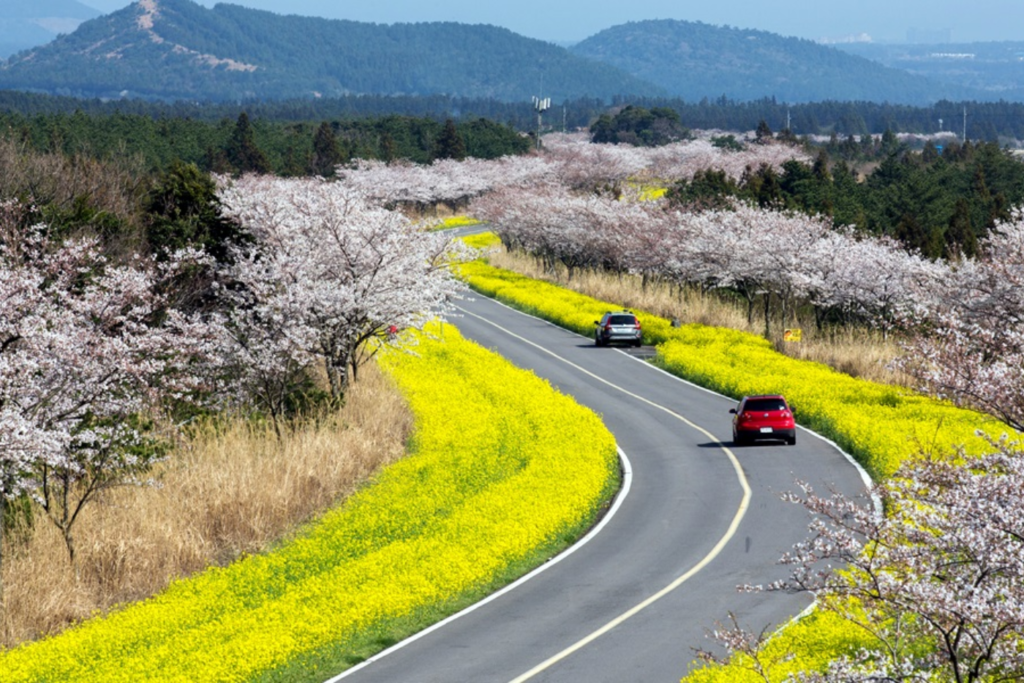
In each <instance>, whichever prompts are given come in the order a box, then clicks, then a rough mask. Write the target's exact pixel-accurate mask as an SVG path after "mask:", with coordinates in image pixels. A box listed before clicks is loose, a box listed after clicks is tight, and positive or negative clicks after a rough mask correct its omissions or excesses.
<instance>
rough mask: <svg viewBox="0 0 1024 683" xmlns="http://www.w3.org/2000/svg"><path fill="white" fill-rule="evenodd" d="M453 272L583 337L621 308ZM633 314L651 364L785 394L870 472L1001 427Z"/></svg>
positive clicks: (746, 337)
mask: <svg viewBox="0 0 1024 683" xmlns="http://www.w3.org/2000/svg"><path fill="white" fill-rule="evenodd" d="M480 239H482V238H480ZM460 274H461V277H463V278H464V279H465V280H466V281H467V282H468V283H469V285H470V286H471V287H472V288H473V289H474V290H476V291H478V292H480V293H482V294H486V295H487V296H491V297H494V298H496V299H498V300H499V301H503V302H505V303H507V304H509V305H511V306H514V307H515V308H518V309H520V310H522V311H525V312H527V313H531V314H534V315H537V316H538V317H541V318H544V319H546V320H549V321H551V322H554V323H556V324H558V325H561V326H563V327H566V328H568V329H571V330H574V331H576V332H579V333H580V334H584V335H587V336H591V335H593V331H594V321H595V320H597V319H599V318H600V317H601V315H602V314H603V313H604V312H606V311H610V310H617V309H618V308H621V307H620V306H619V305H618V304H612V303H608V302H605V301H599V300H597V299H593V298H591V297H588V296H584V295H582V294H578V293H576V292H573V291H570V290H568V289H565V288H562V287H558V286H557V285H552V284H549V283H546V282H541V281H539V280H532V279H530V278H527V277H524V276H522V275H519V274H517V273H514V272H511V271H507V270H502V269H499V268H494V267H492V266H490V265H488V264H486V263H484V262H483V261H475V262H473V263H469V264H465V265H463V266H461V270H460ZM634 312H635V313H636V314H637V317H638V318H639V319H640V323H641V325H642V326H643V331H644V342H645V343H647V344H657V345H658V357H657V361H658V363H659V364H660V365H661V366H662V367H664V368H665V369H666V370H668V371H670V372H672V373H674V374H676V375H678V376H680V377H683V378H685V379H687V380H689V381H691V382H694V383H695V384H699V385H701V386H704V387H708V388H710V389H713V390H715V391H718V392H720V393H723V394H725V395H727V396H732V397H734V398H740V397H742V396H745V395H751V394H775V393H780V394H784V395H785V396H786V398H787V399H789V401H790V403H792V404H793V406H794V407H795V408H796V416H797V421H798V422H800V423H801V424H802V425H804V426H806V427H809V428H810V429H813V430H814V431H816V432H818V433H819V434H822V435H823V436H826V437H828V438H830V439H833V440H835V441H836V442H837V443H838V444H839V445H840V446H841V447H842V448H843V449H844V450H846V451H848V452H849V453H851V454H852V455H853V456H854V457H856V458H857V459H858V460H859V461H860V462H861V464H863V465H864V467H865V468H866V469H867V470H868V472H869V473H870V474H871V475H872V476H873V477H876V478H879V477H886V476H888V475H891V474H892V473H893V472H895V470H896V469H897V468H898V467H899V465H900V463H902V462H903V461H904V460H907V459H908V458H912V457H914V456H915V455H917V454H918V453H920V452H922V451H924V452H935V453H951V452H953V451H954V450H955V449H956V448H958V447H964V448H965V449H966V450H967V452H969V453H971V452H981V451H983V450H984V449H985V445H986V444H985V443H984V442H983V441H982V440H981V439H980V438H978V436H977V434H976V432H977V430H978V429H979V428H982V429H986V430H987V431H988V432H989V433H990V434H991V435H992V436H996V437H998V436H1000V435H1001V434H1002V433H1003V431H1005V428H1004V427H1002V425H1001V423H999V422H998V421H996V420H995V419H994V418H991V417H988V416H985V415H982V414H980V413H977V412H974V411H970V410H964V409H960V408H957V407H955V406H953V405H951V404H949V403H946V402H942V401H938V400H935V399H933V398H930V397H927V396H924V395H921V394H919V393H915V392H912V391H909V390H906V389H902V388H898V387H892V386H887V385H883V384H877V383H874V382H869V381H866V380H862V379H856V378H853V377H850V376H849V375H845V374H843V373H840V372H837V371H835V370H833V369H831V368H829V367H828V366H825V365H822V364H819V363H814V362H810V361H802V360H796V359H793V358H790V357H788V356H786V355H784V354H782V353H779V352H777V351H775V349H773V348H772V345H771V342H769V341H768V340H766V339H764V338H763V337H759V336H757V335H753V334H749V333H746V332H739V331H736V330H730V329H725V328H718V327H707V326H704V325H696V324H690V325H683V326H682V327H672V325H671V321H669V320H667V319H665V318H660V317H658V316H654V315H650V314H646V313H643V312H641V311H634ZM722 418H723V421H724V420H726V419H727V418H728V415H723V416H722Z"/></svg>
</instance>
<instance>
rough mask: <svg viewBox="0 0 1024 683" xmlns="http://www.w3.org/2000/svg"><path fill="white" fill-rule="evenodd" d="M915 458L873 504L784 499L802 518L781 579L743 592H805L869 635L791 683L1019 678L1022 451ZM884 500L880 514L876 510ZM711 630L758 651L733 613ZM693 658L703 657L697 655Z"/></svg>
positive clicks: (1003, 444)
mask: <svg viewBox="0 0 1024 683" xmlns="http://www.w3.org/2000/svg"><path fill="white" fill-rule="evenodd" d="M992 446H993V449H992V452H990V453H989V454H988V455H986V456H983V457H980V458H970V459H968V458H964V457H963V456H962V454H961V455H960V456H959V457H951V458H946V459H938V458H937V459H930V460H925V459H922V460H917V461H913V462H910V463H908V464H906V465H904V466H903V467H902V468H901V469H900V470H899V471H898V472H897V473H896V475H895V476H894V477H893V478H891V479H890V480H888V481H887V482H885V483H884V484H876V485H875V486H874V487H873V495H875V496H877V497H878V498H879V499H880V502H881V505H879V506H872V505H865V504H864V501H863V500H858V499H851V498H848V497H846V496H844V495H841V494H838V493H832V494H831V495H829V496H826V497H823V496H818V495H816V494H815V493H814V491H813V490H812V489H811V487H810V486H808V485H806V484H801V487H802V489H803V494H802V495H797V494H788V496H787V498H788V499H789V500H791V501H793V502H796V503H799V504H802V505H804V506H805V507H806V508H807V509H808V510H809V511H810V512H812V513H813V515H814V520H813V521H812V523H811V527H810V528H811V532H812V535H811V537H810V538H809V539H808V540H807V541H805V542H803V543H800V544H798V545H797V546H796V547H795V548H794V549H793V551H792V552H790V553H788V554H787V555H786V556H785V557H784V558H783V562H784V563H785V564H788V565H790V566H791V567H793V571H792V575H791V577H790V578H789V579H787V580H783V581H778V582H775V583H773V584H770V585H768V586H765V587H761V586H754V587H749V586H748V587H746V588H747V589H749V590H770V591H775V590H783V591H808V592H812V593H813V594H814V596H815V598H816V601H817V606H818V609H822V610H828V611H830V612H833V613H835V614H837V615H839V616H841V617H842V618H843V619H845V620H847V621H849V622H851V623H852V624H855V625H856V626H857V627H858V630H859V631H861V632H862V633H865V634H868V635H869V637H870V640H871V641H872V642H874V643H875V645H874V646H873V647H868V648H866V649H864V650H863V651H860V652H857V653H856V654H853V655H847V656H843V657H839V658H837V659H836V660H835V661H833V662H832V663H831V664H830V665H829V667H828V669H827V670H826V671H824V672H804V673H803V674H801V675H799V676H797V677H796V679H797V680H800V681H820V682H825V681H828V682H835V683H839V682H844V683H845V682H857V681H864V682H868V681H893V682H907V683H909V682H911V681H935V680H943V681H947V680H948V681H964V682H967V681H997V680H1020V678H1021V677H1024V649H1022V648H1021V643H1022V642H1024V516H1022V515H1021V514H1020V511H1021V509H1022V508H1024V497H1022V495H1024V494H1022V492H1024V458H1021V456H1020V453H1019V452H1017V451H1016V449H1015V445H1014V444H1011V443H1009V442H1008V441H1007V440H1006V439H1005V438H1004V440H1002V441H1000V442H997V443H993V444H992ZM883 507H884V510H885V512H884V513H883V512H882V509H883ZM715 637H716V638H717V639H718V640H719V641H720V642H721V643H723V644H724V645H726V646H727V647H729V648H730V649H731V650H732V651H734V652H736V651H740V652H744V653H746V654H748V655H750V656H751V657H752V659H753V660H754V661H757V662H760V663H761V665H762V666H765V665H768V664H770V662H768V663H766V662H762V661H761V660H760V649H761V646H762V645H763V644H764V642H765V633H764V632H762V633H761V634H760V636H755V635H753V634H751V633H750V632H748V631H746V630H744V629H743V628H742V627H740V626H739V625H738V624H736V623H735V622H734V623H733V624H732V626H731V627H725V628H720V629H718V630H717V631H716V633H715ZM704 658H705V659H708V660H715V659H716V658H715V657H714V656H713V655H710V654H709V653H704Z"/></svg>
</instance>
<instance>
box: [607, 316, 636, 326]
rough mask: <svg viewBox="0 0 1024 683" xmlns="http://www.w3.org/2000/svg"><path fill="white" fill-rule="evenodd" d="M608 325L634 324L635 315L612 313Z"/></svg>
mask: <svg viewBox="0 0 1024 683" xmlns="http://www.w3.org/2000/svg"><path fill="white" fill-rule="evenodd" d="M608 323H609V324H610V325H635V324H636V317H634V316H632V315H613V316H612V317H611V318H609V319H608Z"/></svg>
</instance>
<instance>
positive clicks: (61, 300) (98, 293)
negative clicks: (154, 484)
mask: <svg viewBox="0 0 1024 683" xmlns="http://www.w3.org/2000/svg"><path fill="white" fill-rule="evenodd" d="M11 206H12V205H8V206H7V207H6V210H5V212H2V213H3V215H5V216H7V217H10V216H11V215H12V213H13V214H18V213H19V210H18V209H17V208H16V207H15V208H14V209H13V210H12V208H11ZM24 218H25V213H24V212H21V216H20V217H19V218H17V219H16V220H4V221H3V223H4V224H3V225H2V226H0V234H2V235H3V239H2V240H0V512H2V511H3V507H4V506H6V505H7V504H8V503H9V502H10V501H11V500H13V499H15V498H17V497H18V496H21V495H25V494H30V495H32V496H33V497H34V498H35V499H36V500H37V502H38V503H39V504H40V506H41V508H42V509H43V511H44V512H45V513H46V516H47V518H48V519H50V520H51V521H52V522H53V523H54V524H55V525H56V526H57V527H58V529H59V530H60V532H61V534H62V536H63V538H64V542H65V545H66V546H67V551H68V556H69V559H70V560H71V563H72V565H73V564H74V559H75V544H74V534H73V529H74V525H75V522H76V521H77V520H78V519H79V517H80V515H81V513H82V510H83V509H84V508H85V507H86V505H87V504H88V503H89V502H90V501H92V500H94V499H95V498H96V497H97V496H98V495H99V494H100V493H101V492H102V491H104V490H105V489H108V488H110V487H112V486H117V485H121V484H124V483H129V482H135V481H139V479H140V478H141V477H142V475H144V473H145V472H146V471H147V470H148V469H149V468H150V467H151V466H152V464H153V463H154V462H155V460H156V459H158V457H159V455H160V450H159V448H158V447H157V440H156V439H155V437H154V436H153V431H152V428H151V427H152V425H151V424H150V422H149V418H150V417H151V416H152V415H154V414H156V411H157V409H158V407H159V402H160V400H161V399H162V398H164V397H170V398H174V399H183V398H186V397H188V396H189V395H190V394H191V393H192V392H194V391H195V390H196V389H197V388H199V387H200V385H201V383H202V382H204V381H205V379H204V378H203V374H202V373H197V372H196V366H197V364H198V363H199V362H200V361H201V360H202V359H203V358H204V357H205V356H206V354H207V353H208V352H209V351H210V350H211V349H212V346H211V340H212V335H211V332H210V329H211V328H210V325H208V324H207V323H206V322H204V321H201V320H196V319H192V318H189V317H187V316H185V315H183V314H181V313H180V312H177V311H175V310H174V309H172V308H170V307H169V306H168V301H167V299H166V295H164V294H161V291H167V290H168V288H166V287H162V286H161V282H162V281H166V280H167V279H168V278H172V277H174V276H175V273H176V268H177V267H178V266H179V265H180V263H179V262H178V260H177V259H174V258H172V259H170V260H169V261H168V262H167V263H166V264H164V265H161V266H157V265H156V264H155V263H153V262H150V261H144V260H142V259H137V260H135V261H134V262H131V263H127V264H120V265H119V264H113V263H110V262H108V261H107V260H106V259H105V258H104V257H103V256H102V255H101V253H100V250H99V244H98V242H97V241H95V240H90V239H78V240H69V241H67V242H65V243H63V244H58V243H54V242H53V241H52V240H50V239H49V238H48V236H47V232H48V231H47V228H46V226H43V225H31V224H29V223H28V222H27V221H25V220H24ZM0 594H2V592H0Z"/></svg>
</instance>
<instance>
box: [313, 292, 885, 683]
mask: <svg viewBox="0 0 1024 683" xmlns="http://www.w3.org/2000/svg"><path fill="white" fill-rule="evenodd" d="M461 309H462V316H461V317H459V318H455V319H453V321H452V322H453V324H455V325H456V326H457V327H458V328H459V330H460V331H461V332H462V334H463V335H464V336H465V337H467V338H469V339H472V340H474V341H476V342H477V343H479V344H481V345H483V346H485V347H487V348H490V349H492V350H494V351H496V352H497V353H499V354H501V355H502V356H504V357H505V358H507V359H509V360H510V361H511V362H513V363H514V364H516V365H517V366H519V367H521V368H526V369H529V370H532V371H534V372H535V373H536V374H537V375H539V376H541V377H545V378H547V379H548V380H549V381H550V382H551V383H552V384H553V385H554V386H556V387H557V388H558V389H559V390H561V391H562V392H565V393H567V394H570V395H571V396H573V397H574V398H575V399H576V400H577V401H578V402H580V403H582V404H583V405H586V406H589V407H590V408H591V409H593V410H594V411H596V412H597V413H599V414H600V415H602V417H603V419H604V422H605V424H606V425H607V426H608V428H609V429H610V430H611V431H612V432H613V433H614V435H615V438H616V441H617V442H618V445H619V448H620V449H621V451H622V453H623V455H624V460H623V461H624V463H625V467H626V469H627V471H628V472H629V477H628V478H627V479H628V489H624V491H623V493H622V494H620V496H619V499H618V500H617V503H616V506H615V508H613V510H612V512H611V513H610V514H609V515H608V516H607V517H606V518H605V519H604V520H603V526H602V527H601V528H600V529H599V530H597V532H596V533H593V534H592V535H591V536H589V537H588V539H587V541H586V542H584V543H582V544H580V545H578V546H576V547H575V548H574V549H573V550H572V551H570V552H569V553H566V554H565V555H563V556H560V557H559V558H557V559H556V560H555V561H553V562H549V563H548V564H547V565H545V567H544V568H543V569H542V570H541V571H538V572H536V573H535V575H533V576H531V577H530V578H529V579H528V580H525V581H521V582H519V583H517V584H516V585H515V586H514V587H513V588H511V589H510V590H506V591H503V592H501V593H499V594H498V595H496V596H493V597H492V598H490V599H488V600H486V601H484V602H483V603H481V604H478V605H476V606H474V607H473V608H471V609H470V610H467V611H466V612H464V613H462V614H460V615H457V618H452V619H450V620H447V621H446V622H443V623H442V624H441V625H439V626H438V627H435V628H432V629H429V630H428V631H426V632H424V633H421V634H419V635H418V636H415V637H413V638H411V639H409V640H407V641H404V642H402V643H399V644H398V645H396V646H395V647H393V648H391V649H390V650H388V651H386V652H384V653H381V654H380V655H378V656H376V657H374V658H372V659H370V660H368V661H366V662H364V663H363V664H361V665H359V666H357V667H355V668H353V669H350V670H349V671H347V672H345V673H344V674H342V675H341V676H339V677H337V678H335V679H332V681H341V680H345V681H346V682H348V683H371V682H381V683H385V682H387V683H393V682H394V681H409V682H415V683H433V682H437V683H470V682H472V683H491V682H493V683H510V682H519V681H532V682H535V683H541V682H550V681H559V682H566V681H572V682H575V681H581V682H582V681H585V682H587V683H603V682H609V683H611V682H614V683H624V682H630V681H643V682H645V683H648V682H651V683H655V682H657V683H661V682H664V683H669V682H672V681H679V679H680V678H681V677H683V676H685V675H686V673H687V672H688V671H689V670H690V668H691V666H693V662H694V660H695V649H696V648H708V649H715V648H714V645H715V644H714V641H712V640H710V639H709V638H708V637H707V635H706V634H707V631H708V630H709V629H711V628H713V627H714V626H715V624H716V622H725V621H727V619H728V614H729V613H730V612H731V613H733V614H735V615H736V616H737V618H738V620H739V622H740V623H741V624H742V625H743V626H745V627H747V628H748V629H752V630H755V631H757V630H760V629H761V628H763V627H765V626H768V625H775V624H779V623H782V622H785V621H786V620H788V619H789V618H790V617H792V616H794V615H796V614H798V613H800V612H801V611H802V610H804V609H805V608H806V607H807V606H808V604H809V598H808V597H807V596H806V595H790V594H782V593H743V592H739V591H737V586H738V585H741V584H762V583H767V582H769V581H771V580H773V579H776V578H781V577H783V576H785V575H786V570H785V568H784V567H781V566H779V565H778V564H777V561H778V559H779V557H780V556H781V555H782V554H783V552H785V551H786V550H788V549H789V548H790V547H791V546H792V545H793V544H794V543H795V542H797V541H799V540H802V539H803V538H805V536H806V534H807V522H808V515H807V513H806V512H805V511H804V509H803V508H802V507H800V506H798V505H793V504H790V503H785V502H783V501H782V500H780V497H779V494H780V493H782V492H785V491H789V490H793V489H794V488H795V481H796V479H798V478H799V479H802V480H805V481H809V482H811V483H812V484H813V485H814V486H815V488H816V489H818V490H825V489H827V487H828V486H834V487H835V488H837V489H838V490H840V491H843V492H845V493H848V494H852V493H856V492H861V491H863V490H864V489H865V487H866V482H865V479H864V477H863V475H862V473H861V472H860V471H859V470H858V468H856V467H855V466H854V465H853V464H852V463H851V462H850V461H849V460H848V459H847V457H846V456H844V455H843V454H842V453H840V452H839V451H838V450H837V449H836V448H835V447H834V446H833V445H831V444H830V443H828V442H826V441H825V440H823V439H820V438H818V437H816V436H815V435H813V434H811V433H809V432H807V431H805V430H800V431H799V432H798V438H797V445H796V446H785V445H781V444H779V445H776V444H759V445H756V446H747V447H737V448H733V447H732V444H731V426H730V424H731V423H730V419H729V418H730V415H729V413H728V410H729V408H731V407H733V406H734V405H735V402H734V401H732V400H730V399H727V398H724V397H722V396H719V395H717V394H714V393H711V392H708V391H706V390H703V389H701V388H698V387H695V386H693V385H691V384H688V383H686V382H683V381H681V380H679V379H677V378H675V377H672V376H670V375H669V374H667V373H664V372H662V371H660V370H658V369H657V368H655V367H653V366H651V365H650V364H649V363H646V362H644V361H643V360H641V359H639V358H637V357H636V352H635V351H633V350H630V351H626V350H620V349H614V348H596V347H595V346H594V345H593V341H592V340H589V339H586V338H584V337H580V336H579V335H577V334H574V333H572V332H568V331H566V330H563V329H561V328H558V327H555V326H554V325H551V324H549V323H546V322H544V321H541V320H538V319H536V318H533V317H530V316H527V315H524V314H521V313H519V312H516V311H513V310H512V309H509V308H507V307H505V306H503V305H501V304H499V303H496V302H494V301H492V300H490V299H487V298H485V297H480V296H476V297H474V298H472V299H467V300H465V301H463V302H462V304H461ZM439 381H443V378H439ZM797 409H799V406H797Z"/></svg>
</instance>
